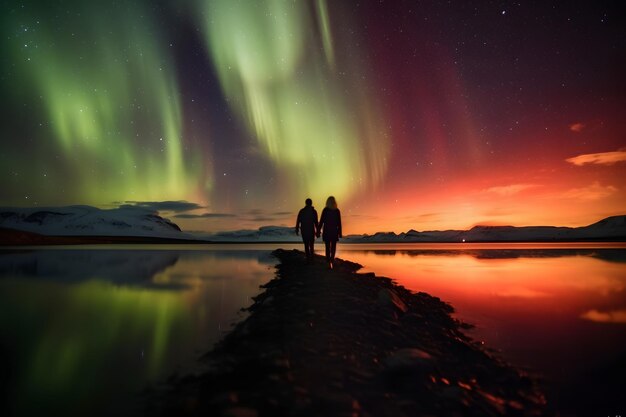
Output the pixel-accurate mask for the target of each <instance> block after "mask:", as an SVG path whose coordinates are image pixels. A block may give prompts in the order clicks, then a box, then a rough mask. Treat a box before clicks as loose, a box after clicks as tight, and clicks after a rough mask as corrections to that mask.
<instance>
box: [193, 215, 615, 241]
mask: <svg viewBox="0 0 626 417" xmlns="http://www.w3.org/2000/svg"><path fill="white" fill-rule="evenodd" d="M196 237H197V238H200V239H203V240H210V241H214V242H300V241H301V239H300V237H299V236H296V234H295V233H294V231H293V228H291V227H282V226H264V227H261V228H259V229H258V230H236V231H228V232H219V233H214V234H196ZM601 239H609V240H620V239H621V240H626V216H614V217H609V218H606V219H604V220H601V221H599V222H597V223H594V224H592V225H589V226H585V227H576V228H572V227H554V226H528V227H514V226H475V227H473V228H471V229H470V230H443V231H439V230H434V231H425V232H418V231H416V230H412V229H411V230H409V231H408V232H402V233H400V234H396V233H394V232H378V233H375V234H373V235H349V236H345V237H344V238H343V239H341V241H342V242H344V243H413V242H429V243H430V242H537V241H544V242H545V241H566V240H601Z"/></svg>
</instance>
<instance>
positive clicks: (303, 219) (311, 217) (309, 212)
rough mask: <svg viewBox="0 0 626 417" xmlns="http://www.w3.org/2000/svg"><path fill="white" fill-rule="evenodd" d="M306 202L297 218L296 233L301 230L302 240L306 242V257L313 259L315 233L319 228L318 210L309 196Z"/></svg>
mask: <svg viewBox="0 0 626 417" xmlns="http://www.w3.org/2000/svg"><path fill="white" fill-rule="evenodd" d="M304 204H305V205H304V207H303V208H302V209H300V212H299V213H298V218H297V220H296V234H298V232H301V234H302V241H303V242H304V253H305V254H306V258H307V259H309V260H311V259H313V255H314V254H315V252H314V245H315V233H316V231H317V229H318V222H317V211H315V208H313V201H311V199H310V198H307V199H306V200H305V202H304Z"/></svg>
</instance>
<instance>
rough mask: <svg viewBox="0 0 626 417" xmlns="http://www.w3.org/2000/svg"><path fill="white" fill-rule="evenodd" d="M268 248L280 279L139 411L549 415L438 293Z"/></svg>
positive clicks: (522, 379) (530, 383)
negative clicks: (195, 367)
mask: <svg viewBox="0 0 626 417" xmlns="http://www.w3.org/2000/svg"><path fill="white" fill-rule="evenodd" d="M273 255H274V256H275V257H276V258H277V259H278V260H279V261H280V264H278V265H277V266H276V276H275V278H274V279H272V280H271V281H269V282H268V283H266V284H264V285H263V286H261V287H262V289H263V292H261V293H260V294H259V295H257V296H256V297H254V303H253V304H252V306H250V307H248V308H246V309H245V310H246V311H248V312H249V315H248V316H247V318H245V319H244V320H243V321H241V322H240V323H238V324H237V325H236V326H235V327H234V328H233V330H232V331H231V332H230V333H228V334H227V335H226V336H225V338H224V339H223V340H222V341H221V342H219V343H218V344H217V345H216V347H215V348H214V349H213V350H211V351H210V352H208V353H206V354H205V355H204V356H203V358H202V365H203V367H204V368H206V369H205V370H204V371H203V373H201V374H199V375H190V376H184V377H182V378H179V379H177V378H171V379H170V380H168V383H167V385H166V386H164V387H160V388H158V389H156V390H155V391H151V392H148V393H146V396H145V398H144V400H145V404H144V405H145V410H144V411H145V414H157V415H171V414H177V415H201V414H203V415H207V414H208V415H225V416H226V415H230V416H239V417H244V416H292V415H293V416H295V415H298V416H316V415H325V416H347V415H350V416H399V417H401V416H411V415H442V416H443V415H482V416H501V415H516V416H518V415H519V416H532V415H546V414H549V412H548V410H547V409H546V402H545V399H544V396H543V394H542V393H541V392H540V390H539V388H538V384H537V382H536V381H535V380H533V379H532V378H531V377H529V376H528V375H525V374H524V373H523V372H521V371H520V370H518V369H515V368H514V367H512V366H510V365H508V364H506V363H505V362H504V361H502V360H501V359H500V358H498V357H497V356H494V355H493V354H492V353H490V352H489V351H488V350H487V349H486V348H485V347H484V346H482V345H481V344H480V343H478V342H475V341H473V340H472V339H471V338H470V337H468V336H467V335H466V334H465V333H464V332H463V329H465V328H467V327H468V326H467V325H465V324H463V323H461V322H460V321H458V320H456V319H454V318H453V317H452V316H451V313H452V312H453V308H452V307H451V306H450V305H449V304H447V303H444V302H442V301H441V300H440V299H439V298H437V297H433V296H431V295H428V294H426V293H421V292H420V293H412V292H411V291H409V290H407V289H405V288H404V287H402V286H399V285H397V284H395V283H394V282H393V281H392V279H390V278H385V277H378V276H376V275H375V274H374V273H358V272H357V271H358V270H359V269H360V268H361V266H360V265H358V264H354V263H351V262H348V261H342V260H337V262H336V267H335V269H333V270H328V269H327V267H326V265H325V262H324V259H323V257H322V256H319V255H317V256H316V257H315V260H314V262H313V263H307V262H306V261H305V259H304V255H303V254H302V252H300V251H297V250H292V251H286V250H282V249H278V250H276V251H274V252H273Z"/></svg>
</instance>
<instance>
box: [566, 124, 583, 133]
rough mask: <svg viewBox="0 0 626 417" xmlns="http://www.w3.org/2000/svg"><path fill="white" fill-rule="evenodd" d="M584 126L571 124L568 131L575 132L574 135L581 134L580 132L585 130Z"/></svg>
mask: <svg viewBox="0 0 626 417" xmlns="http://www.w3.org/2000/svg"><path fill="white" fill-rule="evenodd" d="M585 126H586V125H585V124H584V123H580V122H578V123H572V124H571V125H569V130H571V131H572V132H576V133H580V132H582V130H583V129H584V128H585Z"/></svg>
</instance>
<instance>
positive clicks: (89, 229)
mask: <svg viewBox="0 0 626 417" xmlns="http://www.w3.org/2000/svg"><path fill="white" fill-rule="evenodd" d="M0 227H3V228H7V229H16V230H22V231H26V232H32V233H38V234H42V235H46V236H134V237H135V236H137V237H138V236H146V237H162V238H175V239H193V238H194V237H193V236H192V235H189V234H187V233H183V232H181V230H180V228H179V227H178V225H176V224H175V223H173V222H171V221H170V220H168V219H165V218H163V217H161V216H159V215H157V214H156V213H155V212H153V211H151V210H148V209H145V208H140V207H128V206H124V207H120V208H114V209H110V210H103V209H99V208H96V207H91V206H68V207H34V208H22V207H19V208H17V207H9V208H0Z"/></svg>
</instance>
